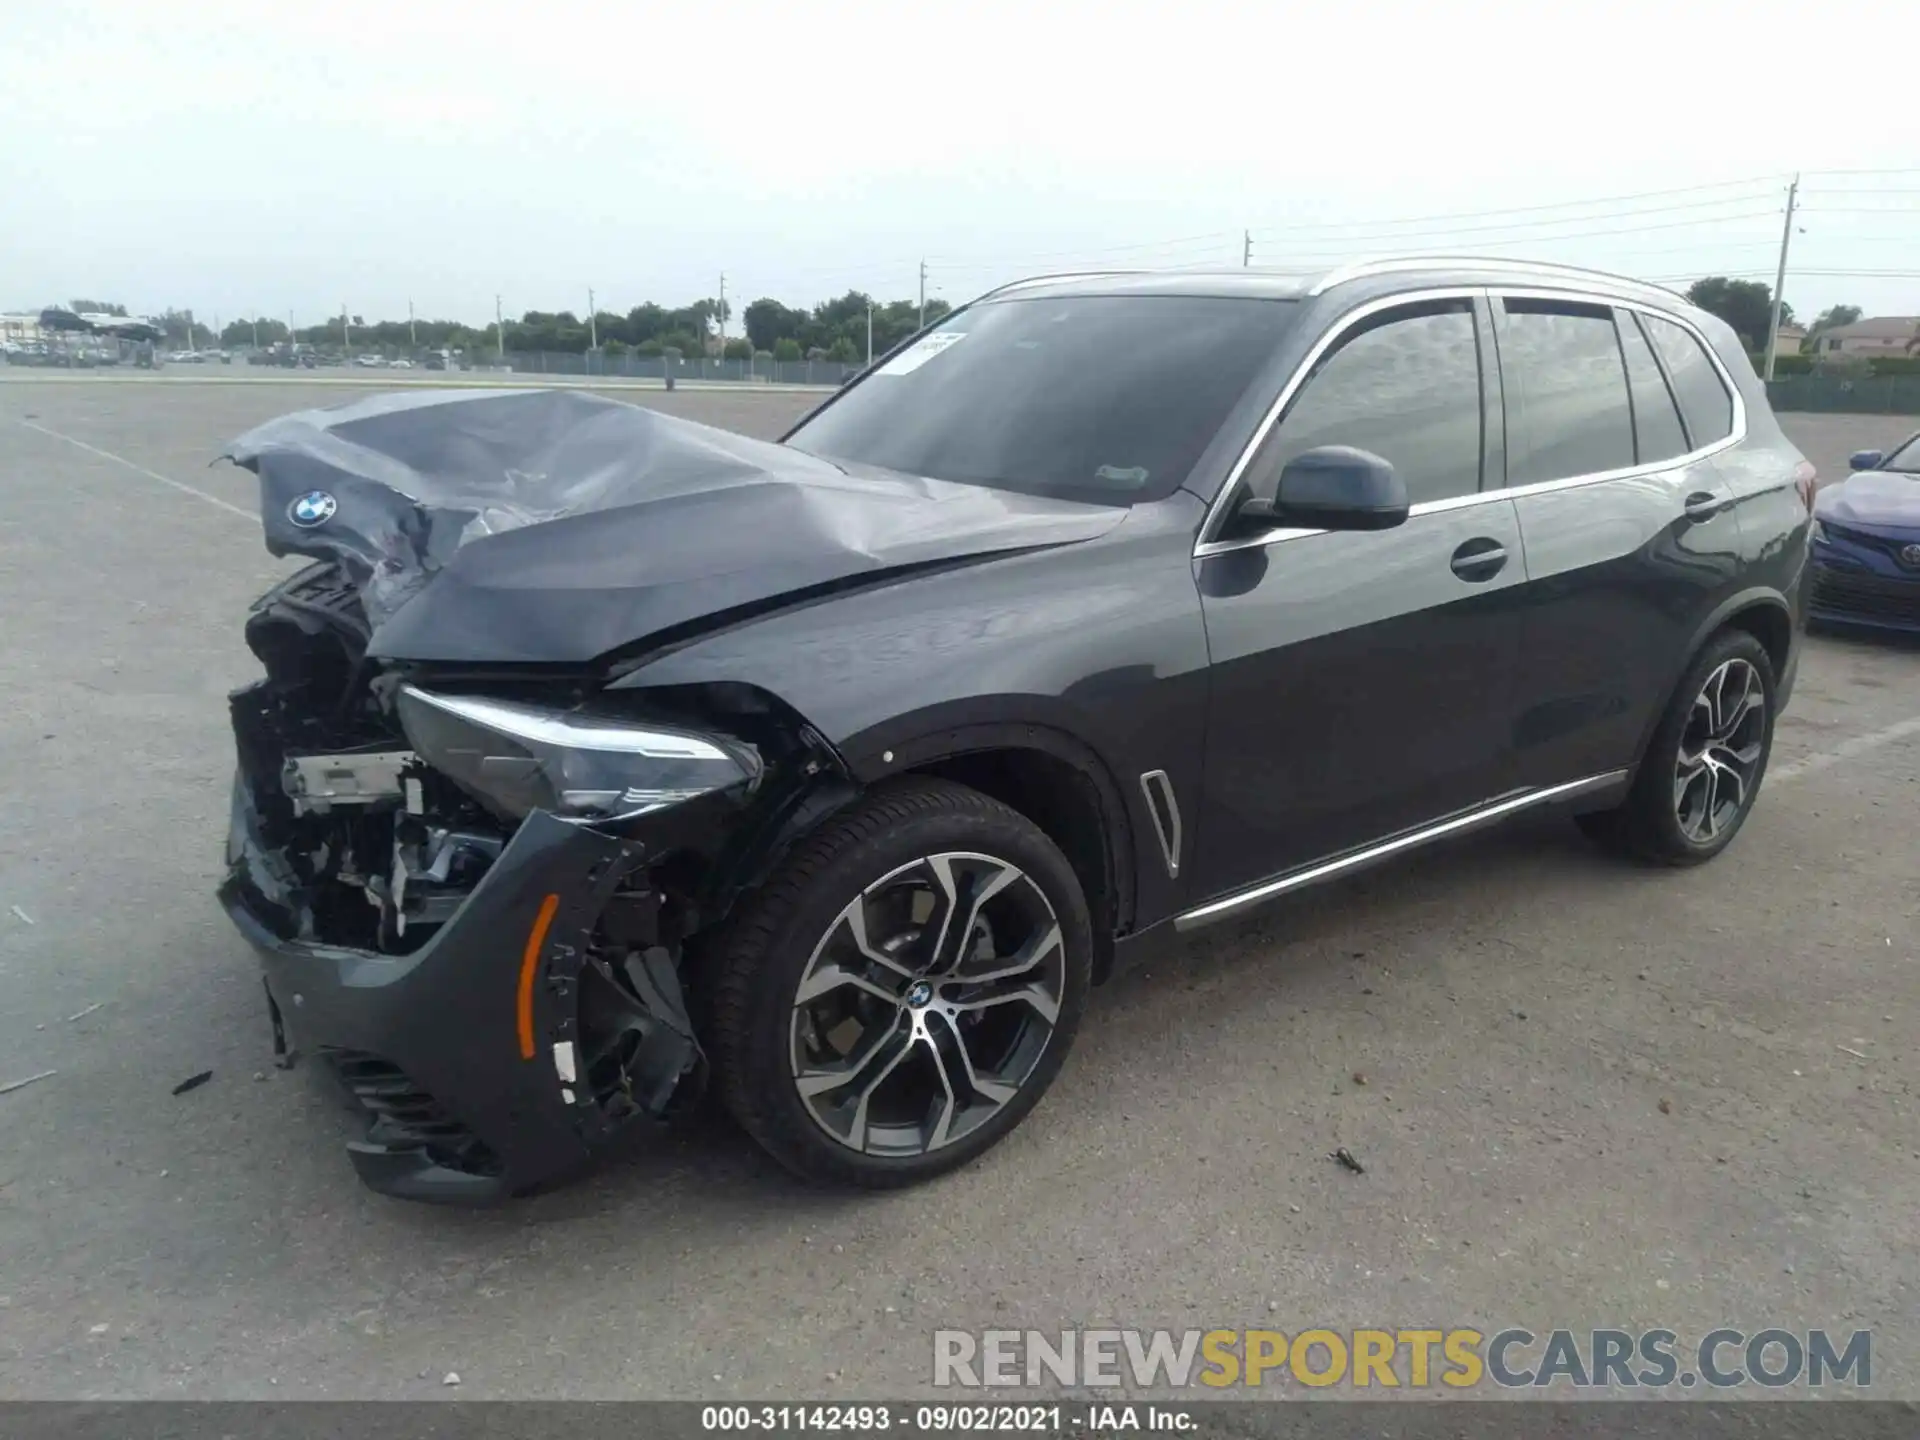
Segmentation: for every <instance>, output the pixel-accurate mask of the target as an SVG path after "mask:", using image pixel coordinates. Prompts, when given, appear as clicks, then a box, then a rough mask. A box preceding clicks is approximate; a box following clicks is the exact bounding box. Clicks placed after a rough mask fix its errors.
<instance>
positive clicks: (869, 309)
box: [867, 300, 873, 369]
mask: <svg viewBox="0 0 1920 1440" xmlns="http://www.w3.org/2000/svg"><path fill="white" fill-rule="evenodd" d="M867 367H868V368H869V369H871V368H872V367H873V301H871V300H869V301H867Z"/></svg>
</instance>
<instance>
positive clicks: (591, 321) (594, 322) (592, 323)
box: [587, 285, 600, 350]
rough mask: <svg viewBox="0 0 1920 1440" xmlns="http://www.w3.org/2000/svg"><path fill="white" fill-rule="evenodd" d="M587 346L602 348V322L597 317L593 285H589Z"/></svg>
mask: <svg viewBox="0 0 1920 1440" xmlns="http://www.w3.org/2000/svg"><path fill="white" fill-rule="evenodd" d="M587 348H588V349H589V350H598V349H599V348H600V322H599V320H598V319H596V318H595V311H594V308H593V287H592V286H591V285H589V286H588V287H587Z"/></svg>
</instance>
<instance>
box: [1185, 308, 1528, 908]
mask: <svg viewBox="0 0 1920 1440" xmlns="http://www.w3.org/2000/svg"><path fill="white" fill-rule="evenodd" d="M1477 303H1478V304H1479V305H1480V306H1484V300H1479V301H1478V302H1477V300H1476V295H1475V294H1474V293H1473V292H1467V291H1453V292H1446V293H1443V294H1440V295H1438V296H1435V297H1434V298H1427V299H1421V300H1408V301H1394V302H1384V303H1380V304H1376V305H1375V306H1372V307H1367V308H1364V309H1363V310H1362V311H1360V312H1358V313H1357V314H1355V315H1353V316H1349V317H1346V318H1345V319H1344V320H1343V321H1342V322H1341V324H1340V326H1339V327H1337V328H1336V330H1335V332H1334V333H1333V334H1332V335H1331V336H1330V337H1329V338H1328V340H1326V341H1323V342H1322V345H1323V346H1324V347H1325V348H1323V349H1322V350H1321V351H1320V353H1319V354H1318V355H1317V357H1316V358H1315V359H1314V360H1313V361H1312V362H1311V364H1310V367H1309V371H1308V374H1307V377H1306V379H1305V380H1304V382H1303V383H1302V384H1301V385H1300V386H1299V387H1298V388H1297V389H1296V391H1295V393H1294V396H1293V398H1292V399H1291V401H1290V402H1289V403H1288V405H1287V408H1286V410H1285V412H1284V413H1283V414H1282V415H1281V417H1280V419H1279V422H1278V423H1277V425H1276V426H1275V427H1274V428H1273V430H1272V431H1271V433H1270V434H1269V435H1268V436H1267V438H1266V439H1265V440H1264V441H1263V442H1262V444H1261V446H1260V448H1259V449H1258V450H1257V452H1256V453H1255V455H1254V457H1253V460H1252V461H1251V462H1250V463H1249V465H1248V466H1247V469H1246V475H1245V476H1243V477H1242V483H1243V484H1244V483H1246V481H1247V479H1248V477H1254V478H1255V479H1261V478H1263V477H1265V478H1271V477H1273V476H1277V474H1278V472H1279V469H1280V467H1281V466H1282V465H1283V464H1284V463H1285V462H1286V460H1287V459H1288V458H1290V457H1291V456H1294V455H1297V454H1299V453H1300V452H1301V451H1303V450H1307V449H1310V448H1312V447H1314V446H1318V445H1335V444H1338V445H1353V446H1358V447H1360V448H1362V449H1365V450H1370V451H1373V452H1374V453H1376V454H1378V455H1381V456H1384V457H1385V458H1386V459H1388V460H1390V461H1391V462H1392V463H1393V465H1394V468H1395V469H1396V471H1397V472H1398V473H1399V474H1400V476H1401V477H1402V479H1403V480H1404V481H1405V482H1406V485H1407V490H1408V495H1409V499H1410V500H1411V501H1412V502H1413V506H1412V514H1411V516H1410V518H1409V519H1408V520H1407V521H1406V523H1405V524H1403V525H1401V526H1399V527H1397V528H1395V529H1392V530H1383V531H1377V532H1371V533H1352V532H1346V533H1333V532H1323V531H1313V530H1278V531H1270V532H1267V533H1264V534H1253V535H1245V534H1238V535H1236V534H1234V533H1233V532H1232V531H1230V530H1229V531H1224V532H1222V533H1221V534H1220V535H1219V536H1218V537H1216V538H1212V539H1210V540H1208V541H1207V543H1203V544H1202V545H1201V546H1200V547H1199V550H1198V552H1197V554H1196V573H1197V578H1198V580H1199V585H1200V593H1201V602H1202V606H1203V609H1204V613H1205V616H1206V626H1207V641H1208V646H1209V650H1210V653H1211V657H1212V671H1211V676H1212V678H1211V698H1210V701H1209V705H1208V717H1207V746H1206V769H1205V780H1204V793H1203V795H1202V803H1201V822H1200V827H1199V843H1198V850H1197V854H1196V861H1195V874H1194V878H1193V886H1194V888H1193V890H1192V891H1191V894H1192V895H1193V896H1194V898H1196V899H1197V898H1202V897H1208V896H1214V895H1221V894H1224V893H1226V892H1228V891H1231V890H1234V889H1238V888H1240V887H1242V886H1244V885H1248V884H1251V883H1253V882H1256V881H1259V880H1262V879H1265V878H1267V877H1269V876H1272V875H1276V874H1279V873H1281V872H1283V871H1286V870H1291V869H1294V868H1297V867H1299V866H1301V865H1303V864H1306V863H1308V862H1310V861H1313V860H1315V859H1318V858H1321V857H1323V856H1331V855H1335V854H1338V853H1340V852H1342V851H1345V850H1350V849H1353V848H1356V847H1358V846H1361V845H1364V844H1366V843H1367V842H1369V841H1372V840H1376V839H1380V838H1384V837H1386V836H1388V835H1392V834H1395V833H1397V832H1399V831H1402V830H1407V829H1410V828H1413V827H1415V826H1418V825H1420V824H1422V823H1424V822H1426V821H1429V820H1432V819H1435V818H1437V817H1439V816H1443V815H1446V814H1450V813H1452V812H1454V811H1457V810H1460V809H1464V808H1466V807H1469V806H1472V805H1475V804H1477V803H1479V802H1480V801H1482V800H1485V799H1487V798H1489V796H1491V795H1492V794H1494V793H1495V792H1497V791H1500V790H1502V789H1504V788H1505V787H1506V785H1507V783H1508V782H1507V780H1506V778H1505V774H1504V772H1505V768H1506V762H1507V758H1508V756H1507V750H1506V737H1507V733H1508V729H1509V726H1510V721H1511V714H1510V711H1509V708H1508V707H1509V705H1510V702H1511V699H1512V685H1513V671H1514V665H1515V661H1516V659H1517V653H1518V626H1517V622H1516V620H1515V618H1514V611H1513V601H1514V589H1515V587H1516V586H1517V585H1518V584H1519V583H1520V581H1521V578H1522V567H1521V563H1520V554H1519V550H1520V530H1519V524H1518V520H1517V518H1516V516H1515V512H1514V508H1513V504H1512V502H1511V501H1510V500H1508V499H1507V498H1506V497H1505V496H1502V495H1487V494H1484V493H1483V492H1482V484H1483V474H1484V473H1485V472H1486V471H1487V469H1488V465H1489V457H1490V454H1491V457H1492V465H1493V469H1494V470H1495V471H1496V472H1497V470H1498V468H1499V466H1498V455H1497V448H1494V447H1497V444H1498V437H1499V435H1500V434H1501V425H1500V418H1499V392H1498V377H1497V375H1496V373H1495V372H1494V369H1493V357H1492V355H1491V353H1490V351H1491V338H1492V332H1491V328H1490V325H1489V324H1488V323H1487V321H1486V317H1485V314H1484V310H1483V309H1481V310H1477V309H1476V304H1477ZM1490 442H1491V444H1490ZM1228 504H1229V505H1230V504H1231V501H1230V500H1229V501H1228Z"/></svg>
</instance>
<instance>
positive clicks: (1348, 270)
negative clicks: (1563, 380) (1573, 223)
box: [981, 255, 1687, 306]
mask: <svg viewBox="0 0 1920 1440" xmlns="http://www.w3.org/2000/svg"><path fill="white" fill-rule="evenodd" d="M1362 282H1373V283H1372V284H1371V285H1368V286H1367V288H1368V289H1374V290H1382V289H1416V288H1420V287H1423V286H1428V285H1526V286H1529V287H1540V288H1546V289H1556V290H1585V291H1597V292H1601V293H1604V294H1609V295H1618V296H1622V297H1624V298H1639V299H1645V300H1656V301H1658V302H1659V303H1660V304H1662V305H1666V306H1674V305H1676V304H1677V305H1682V306H1684V305H1686V304H1687V302H1686V300H1685V299H1684V298H1683V297H1681V296H1680V295H1678V294H1677V293H1675V292H1674V291H1671V290H1668V289H1666V288H1664V287H1662V286H1659V285H1655V284H1652V283H1651V282H1649V281H1645V280H1636V279H1633V278H1632V277H1630V276H1626V275H1615V274H1611V273H1609V272H1607V271H1604V270H1587V269H1582V268H1580V267H1578V266H1573V265H1555V264H1549V263H1544V262H1538V261H1530V260H1513V259H1507V258H1503V257H1499V256H1483V255H1469V256H1437V255H1408V256H1379V257H1375V258H1372V259H1366V260H1355V261H1353V262H1351V263H1349V264H1345V265H1340V266H1337V267H1335V268H1333V269H1330V270H1329V269H1318V268H1316V269H1312V270H1280V269H1271V268H1263V267H1258V266H1247V267H1242V268H1238V269H1236V268H1232V267H1223V268H1221V269H1218V270H1124V269H1116V270H1092V271H1076V272H1073V273H1069V274H1057V275H1036V276H1033V277H1031V278H1029V279H1025V280H1016V281H1013V282H1012V283H1011V284H1007V285H1002V286H1001V287H999V288H998V289H996V290H991V291H989V292H987V294H986V295H983V296H982V297H981V299H982V300H1007V299H1022V300H1026V299H1036V298H1040V297H1049V298H1051V297H1054V296H1066V295H1193V296H1215V297H1231V298H1253V299H1265V300H1306V299H1311V298H1313V297H1315V296H1318V295H1323V294H1325V293H1327V292H1328V291H1329V290H1332V289H1335V288H1336V287H1342V286H1348V285H1356V286H1357V285H1360V284H1361V283H1362Z"/></svg>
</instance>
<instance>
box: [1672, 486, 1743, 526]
mask: <svg viewBox="0 0 1920 1440" xmlns="http://www.w3.org/2000/svg"><path fill="white" fill-rule="evenodd" d="M1684 503H1685V506H1686V511H1687V518H1688V519H1689V520H1711V519H1712V518H1713V517H1714V516H1716V515H1718V514H1719V513H1720V512H1721V511H1722V510H1724V509H1726V508H1727V507H1728V506H1729V505H1731V504H1732V503H1733V497H1732V496H1731V495H1716V494H1714V493H1713V492H1712V491H1711V490H1696V491H1694V492H1693V494H1691V495H1689V496H1687V498H1686V500H1685V502H1684Z"/></svg>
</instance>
